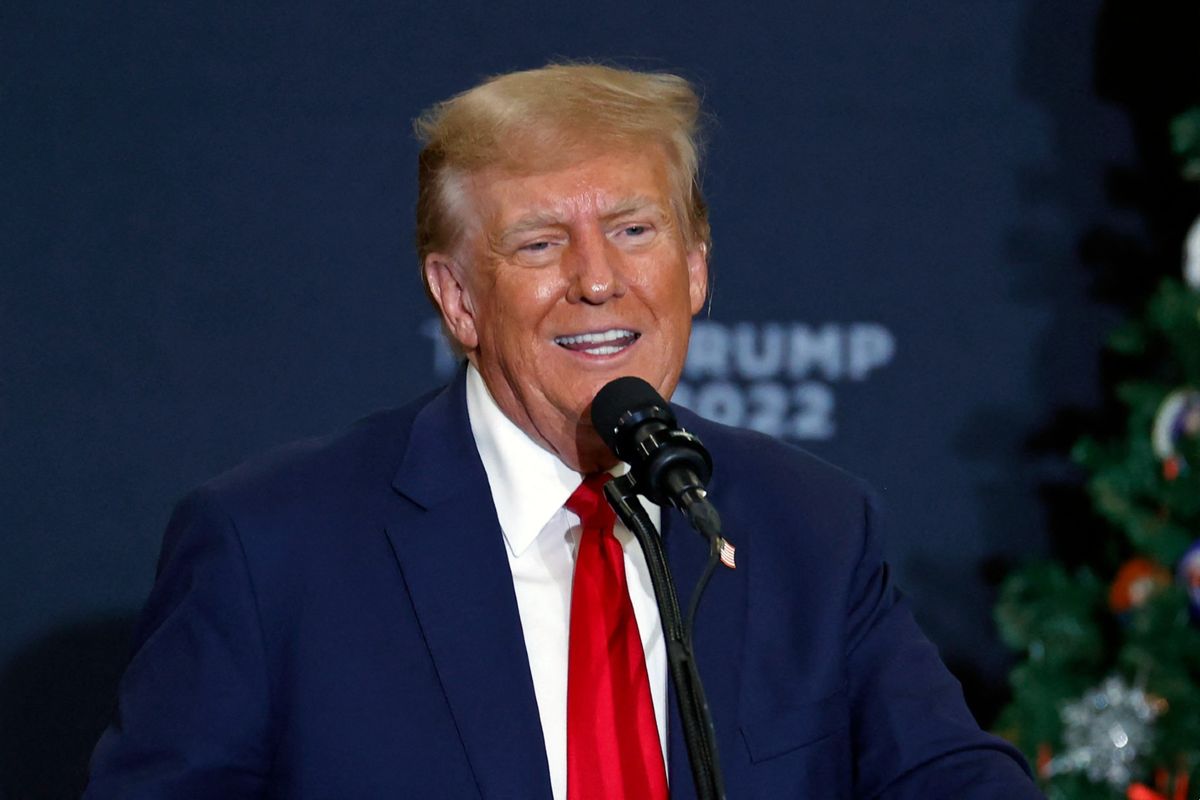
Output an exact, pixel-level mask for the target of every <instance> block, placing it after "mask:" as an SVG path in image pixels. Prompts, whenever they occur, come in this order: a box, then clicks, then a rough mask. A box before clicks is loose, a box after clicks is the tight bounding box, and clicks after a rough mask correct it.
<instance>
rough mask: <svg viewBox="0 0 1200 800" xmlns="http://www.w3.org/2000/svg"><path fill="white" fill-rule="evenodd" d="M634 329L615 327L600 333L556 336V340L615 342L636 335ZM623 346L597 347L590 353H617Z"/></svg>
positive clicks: (563, 342) (598, 342)
mask: <svg viewBox="0 0 1200 800" xmlns="http://www.w3.org/2000/svg"><path fill="white" fill-rule="evenodd" d="M635 335H636V334H634V332H633V331H630V330H626V329H624V328H613V329H612V330H610V331H602V332H600V333H580V334H577V335H575V336H556V337H555V339H554V341H555V342H557V343H559V344H603V343H604V342H615V341H616V340H618V339H629V338H632V337H633V336H635ZM620 349H621V348H619V347H617V348H608V347H602V348H596V349H589V350H588V352H589V353H593V352H597V353H601V354H602V355H607V354H608V353H609V352H612V353H616V352H618V351H619V350H620Z"/></svg>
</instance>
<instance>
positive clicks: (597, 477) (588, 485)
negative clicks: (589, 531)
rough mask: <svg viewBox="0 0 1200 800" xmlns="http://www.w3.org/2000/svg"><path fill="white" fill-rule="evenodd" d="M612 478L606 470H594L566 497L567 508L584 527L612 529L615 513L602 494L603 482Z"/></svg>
mask: <svg viewBox="0 0 1200 800" xmlns="http://www.w3.org/2000/svg"><path fill="white" fill-rule="evenodd" d="M610 478H612V476H611V475H609V474H608V473H607V472H595V473H592V474H591V475H588V476H587V477H586V478H584V479H583V483H581V484H579V488H578V489H576V490H575V491H574V492H573V493H572V494H571V496H570V497H569V498H568V499H567V502H566V506H567V508H568V509H569V510H570V511H572V512H574V513H575V514H576V515H577V516H578V517H579V521H580V523H581V524H582V525H583V527H585V528H599V529H600V530H609V531H611V530H612V526H613V521H614V520H615V519H616V514H614V513H613V510H612V507H611V506H610V505H609V504H608V499H607V498H606V497H605V496H604V484H606V483H608V481H609V479H610Z"/></svg>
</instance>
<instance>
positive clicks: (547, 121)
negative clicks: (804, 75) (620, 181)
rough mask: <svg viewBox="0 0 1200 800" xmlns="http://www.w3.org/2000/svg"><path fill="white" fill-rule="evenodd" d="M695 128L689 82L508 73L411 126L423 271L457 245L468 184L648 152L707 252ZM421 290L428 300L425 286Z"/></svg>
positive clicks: (563, 67) (623, 74)
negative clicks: (660, 164)
mask: <svg viewBox="0 0 1200 800" xmlns="http://www.w3.org/2000/svg"><path fill="white" fill-rule="evenodd" d="M699 119H700V98H699V97H698V96H697V94H696V92H695V90H693V89H692V86H691V84H689V83H688V82H687V81H686V80H684V79H683V78H680V77H679V76H677V75H671V74H668V73H653V72H638V71H634V70H627V69H617V68H614V67H607V66H601V65H599V64H550V65H548V66H546V67H542V68H541V69H534V70H527V71H524V72H510V73H508V74H506V75H498V76H496V77H493V78H490V79H488V80H486V81H484V82H483V83H481V84H480V85H478V86H476V87H474V88H473V89H468V90H467V91H465V92H463V93H461V94H459V95H456V96H454V97H452V98H450V99H449V100H446V101H444V102H441V103H438V104H437V105H435V106H433V107H432V108H430V109H428V110H427V111H426V112H425V113H423V114H422V115H421V116H420V117H419V118H418V119H417V120H416V121H415V123H414V125H413V127H414V129H415V131H416V134H417V137H418V138H419V139H420V140H421V142H422V144H423V147H422V149H421V154H420V157H419V159H418V173H417V258H418V260H419V263H421V264H424V261H425V257H426V256H428V255H429V254H430V253H432V252H438V251H452V250H454V249H455V245H457V244H458V243H459V242H460V241H461V239H462V236H463V234H464V232H465V225H466V224H467V219H466V217H467V212H466V210H465V209H464V208H463V190H462V181H463V179H464V178H465V177H466V176H468V175H471V174H473V173H477V172H479V171H481V170H484V169H488V168H493V167H498V168H500V169H503V170H505V171H510V172H513V173H516V174H521V173H536V172H540V171H545V170H549V169H555V168H559V167H562V166H565V165H566V164H567V163H569V162H570V161H571V160H573V159H576V158H579V157H580V156H581V155H584V154H590V153H595V152H602V151H608V150H619V149H634V148H639V147H644V146H646V145H647V144H658V145H660V146H661V147H662V148H663V150H664V152H665V153H666V156H667V161H668V174H669V176H670V180H671V184H672V194H673V200H672V205H673V206H674V211H675V214H676V216H677V218H678V222H679V223H680V225H681V227H682V229H683V235H684V238H685V241H686V242H687V244H688V246H689V247H691V246H695V245H697V244H699V245H702V246H704V247H705V249H706V250H709V249H711V241H710V236H711V234H710V230H709V224H708V208H707V206H706V205H705V202H704V196H703V195H702V193H701V191H700V180H699V166H700V151H701V143H700V136H699ZM422 280H425V277H424V270H422ZM425 289H426V292H427V293H428V291H429V286H428V285H426V287H425Z"/></svg>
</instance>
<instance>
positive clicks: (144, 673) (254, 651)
mask: <svg viewBox="0 0 1200 800" xmlns="http://www.w3.org/2000/svg"><path fill="white" fill-rule="evenodd" d="M264 653H265V651H264V645H263V635H262V627H261V624H260V619H259V614H258V608H257V604H256V601H255V595H254V586H253V582H252V578H251V575H250V572H249V570H248V568H247V564H246V560H245V554H244V552H243V550H242V546H241V540H240V537H239V535H238V531H237V529H236V527H235V525H234V524H233V522H232V520H231V519H230V518H229V516H228V515H227V514H226V513H225V512H224V511H223V510H222V509H221V508H220V506H219V505H218V503H217V502H216V500H215V498H213V497H212V496H211V494H210V493H208V492H205V491H203V490H201V491H199V492H197V493H194V494H193V495H191V496H189V497H188V498H186V499H185V500H184V501H182V502H181V503H180V504H179V506H178V507H177V508H176V510H175V513H174V514H173V516H172V518H171V521H170V523H169V524H168V526H167V531H166V534H165V536H164V540H163V549H162V555H161V556H160V559H159V564H158V575H157V578H156V581H155V585H154V589H153V590H152V592H151V594H150V598H149V600H148V602H147V604H146V607H145V609H144V611H143V613H142V617H141V619H140V621H139V624H138V628H137V631H136V632H135V636H134V654H133V657H132V660H131V661H130V664H129V667H128V669H127V670H126V672H125V675H124V677H123V678H122V680H121V686H120V690H119V697H118V705H117V714H116V718H115V720H114V722H113V724H112V725H111V726H110V727H109V728H108V730H107V731H105V733H104V735H103V736H102V737H101V739H100V742H99V744H98V745H97V746H96V750H95V753H94V754H93V756H92V764H91V776H90V781H89V784H88V788H87V791H86V792H85V794H84V798H85V800H107V798H121V799H122V800H150V798H172V800H183V799H188V798H215V797H220V798H223V800H241V798H257V797H260V796H262V794H263V790H264V787H265V781H266V773H267V770H268V768H269V764H270V759H269V746H268V744H267V740H268V726H269V719H270V713H269V707H270V701H269V694H270V687H269V686H268V680H267V670H266V665H265V655H264Z"/></svg>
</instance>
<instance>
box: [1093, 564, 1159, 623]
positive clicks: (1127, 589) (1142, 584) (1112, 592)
mask: <svg viewBox="0 0 1200 800" xmlns="http://www.w3.org/2000/svg"><path fill="white" fill-rule="evenodd" d="M1170 585H1171V571H1170V570H1168V569H1167V568H1166V567H1164V566H1163V565H1162V564H1159V563H1158V562H1156V561H1151V560H1150V559H1148V558H1131V559H1129V560H1128V561H1126V562H1125V563H1124V565H1122V567H1121V569H1120V570H1118V571H1117V577H1116V578H1114V579H1113V583H1112V586H1111V587H1110V588H1109V592H1108V604H1109V606H1110V607H1111V608H1112V610H1113V611H1115V612H1116V613H1118V614H1123V613H1125V612H1126V611H1129V610H1130V609H1134V608H1141V607H1142V606H1143V605H1145V603H1146V601H1147V600H1149V599H1150V596H1151V595H1153V594H1154V593H1155V592H1157V591H1159V590H1160V589H1162V588H1163V587H1165V586H1170Z"/></svg>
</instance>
